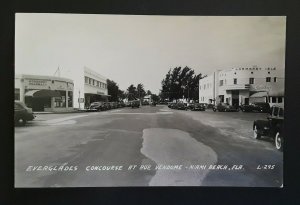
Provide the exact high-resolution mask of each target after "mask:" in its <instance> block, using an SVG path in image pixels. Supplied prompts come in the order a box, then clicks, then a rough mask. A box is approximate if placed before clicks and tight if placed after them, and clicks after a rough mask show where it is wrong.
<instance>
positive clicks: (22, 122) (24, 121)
mask: <svg viewBox="0 0 300 205" xmlns="http://www.w3.org/2000/svg"><path fill="white" fill-rule="evenodd" d="M21 120H22V121H21V123H20V124H21V125H22V126H24V125H26V123H27V120H26V119H24V118H21Z"/></svg>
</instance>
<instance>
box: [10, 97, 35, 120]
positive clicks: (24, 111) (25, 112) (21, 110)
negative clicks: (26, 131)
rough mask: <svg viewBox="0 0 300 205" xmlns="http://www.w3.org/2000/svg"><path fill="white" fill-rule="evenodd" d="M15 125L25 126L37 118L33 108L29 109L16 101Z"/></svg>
mask: <svg viewBox="0 0 300 205" xmlns="http://www.w3.org/2000/svg"><path fill="white" fill-rule="evenodd" d="M14 118H15V119H14V120H15V125H18V124H21V125H25V124H26V123H27V121H31V120H33V119H34V118H35V115H34V113H33V112H32V109H31V108H28V107H27V106H26V105H25V104H24V103H23V102H20V101H15V112H14Z"/></svg>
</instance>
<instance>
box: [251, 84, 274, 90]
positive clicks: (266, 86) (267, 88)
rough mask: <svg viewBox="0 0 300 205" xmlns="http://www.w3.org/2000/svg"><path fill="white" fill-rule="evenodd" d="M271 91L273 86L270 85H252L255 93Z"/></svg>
mask: <svg viewBox="0 0 300 205" xmlns="http://www.w3.org/2000/svg"><path fill="white" fill-rule="evenodd" d="M270 89H271V86H269V85H251V90H255V91H257V90H258V91H261V90H263V91H268V90H270Z"/></svg>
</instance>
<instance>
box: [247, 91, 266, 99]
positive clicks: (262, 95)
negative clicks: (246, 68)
mask: <svg viewBox="0 0 300 205" xmlns="http://www.w3.org/2000/svg"><path fill="white" fill-rule="evenodd" d="M267 96H268V93H267V92H257V93H254V94H252V95H251V96H250V97H251V98H261V97H267Z"/></svg>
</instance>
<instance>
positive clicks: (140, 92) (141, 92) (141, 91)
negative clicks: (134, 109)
mask: <svg viewBox="0 0 300 205" xmlns="http://www.w3.org/2000/svg"><path fill="white" fill-rule="evenodd" d="M136 89H137V97H138V98H139V99H141V98H143V97H145V95H146V91H145V90H144V85H143V84H142V83H139V84H138V85H137V86H136Z"/></svg>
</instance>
